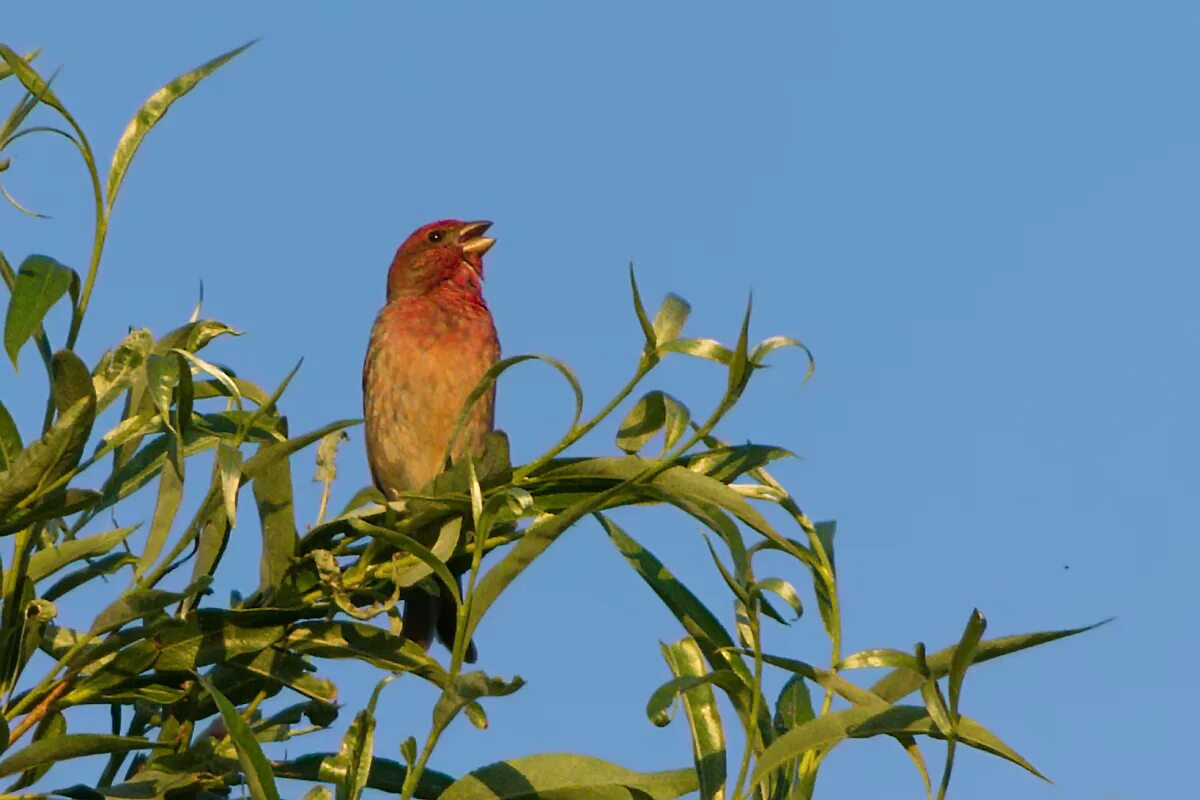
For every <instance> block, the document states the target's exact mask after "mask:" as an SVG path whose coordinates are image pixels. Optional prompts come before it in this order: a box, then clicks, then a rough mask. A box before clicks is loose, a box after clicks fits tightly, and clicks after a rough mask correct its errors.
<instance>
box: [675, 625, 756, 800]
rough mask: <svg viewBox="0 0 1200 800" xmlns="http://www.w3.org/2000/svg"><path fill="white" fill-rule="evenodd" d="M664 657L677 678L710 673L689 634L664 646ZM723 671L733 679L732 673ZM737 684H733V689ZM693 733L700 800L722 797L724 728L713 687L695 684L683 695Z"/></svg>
mask: <svg viewBox="0 0 1200 800" xmlns="http://www.w3.org/2000/svg"><path fill="white" fill-rule="evenodd" d="M662 651H663V658H665V659H666V661H667V665H668V666H669V667H670V668H671V672H672V673H674V674H675V675H676V677H677V678H685V677H690V678H700V677H704V676H706V675H711V674H715V673H709V672H708V670H707V668H706V667H705V664H704V655H703V653H702V652H701V651H700V646H699V645H697V644H696V640H695V639H692V638H691V637H688V638H685V639H681V640H680V641H678V642H675V643H674V644H669V645H663V647H662ZM725 674H727V675H729V676H730V677H732V678H734V679H735V680H736V676H735V675H734V674H733V673H732V672H726V673H725ZM736 690H737V687H735V691H736ZM682 698H683V710H684V712H685V713H686V714H687V719H688V725H689V727H690V728H691V734H692V757H693V759H694V760H695V765H696V775H697V777H698V778H699V781H700V798H701V800H724V797H725V788H726V787H725V783H726V780H727V779H728V776H727V769H728V766H727V763H726V762H727V757H726V749H725V730H724V728H723V727H722V725H721V713H720V710H719V709H718V707H717V698H716V696H715V694H714V693H713V690H712V687H711V686H707V685H698V686H696V687H695V688H692V689H689V690H687V691H685V692H684V693H683V694H682Z"/></svg>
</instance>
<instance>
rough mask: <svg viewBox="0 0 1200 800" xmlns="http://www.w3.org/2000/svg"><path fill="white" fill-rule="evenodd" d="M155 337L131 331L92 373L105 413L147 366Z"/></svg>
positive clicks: (97, 401)
mask: <svg viewBox="0 0 1200 800" xmlns="http://www.w3.org/2000/svg"><path fill="white" fill-rule="evenodd" d="M153 348H154V337H153V336H151V335H150V331H148V330H146V329H145V328H135V329H134V330H131V331H130V332H129V334H128V335H127V336H126V337H125V340H124V341H123V342H121V344H119V345H117V346H116V348H114V349H113V350H110V351H108V352H107V353H105V354H104V355H103V356H102V357H101V358H100V362H99V363H98V364H97V365H96V369H95V370H94V371H93V372H92V386H93V388H94V389H95V391H96V408H97V409H98V410H103V409H105V408H107V407H108V406H109V405H110V404H111V403H112V402H113V401H114V400H116V399H117V398H118V397H119V396H120V395H121V392H123V391H125V390H126V389H128V388H129V387H130V386H131V385H133V382H134V380H135V378H136V376H137V375H138V374H139V373H140V371H141V370H142V369H144V367H145V365H146V357H147V356H148V355H149V354H150V351H151V350H152V349H153Z"/></svg>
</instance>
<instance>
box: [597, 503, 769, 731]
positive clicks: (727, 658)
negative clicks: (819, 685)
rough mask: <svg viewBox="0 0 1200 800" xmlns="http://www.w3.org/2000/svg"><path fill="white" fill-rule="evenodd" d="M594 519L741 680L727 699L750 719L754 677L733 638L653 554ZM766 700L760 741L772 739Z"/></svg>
mask: <svg viewBox="0 0 1200 800" xmlns="http://www.w3.org/2000/svg"><path fill="white" fill-rule="evenodd" d="M597 518H598V519H599V520H600V523H601V525H603V526H604V530H605V532H606V533H607V534H608V536H609V539H610V540H611V541H612V543H613V545H614V546H615V547H616V548H617V550H618V551H619V552H620V553H621V555H623V556H624V557H625V560H626V561H628V562H629V565H630V566H631V567H633V569H634V571H635V572H637V573H638V575H639V576H640V577H641V578H642V580H644V581H645V582H646V584H647V585H648V586H649V587H650V589H651V590H653V591H654V593H655V594H656V595H658V597H659V599H660V600H662V601H663V604H664V605H666V606H667V608H668V609H669V610H670V611H671V613H672V614H674V615H675V618H676V619H678V620H679V622H680V624H682V625H683V627H684V629H685V630H686V631H687V632H688V634H689V635H690V636H692V637H693V638H694V639H695V640H696V643H697V645H698V646H699V647H700V650H701V652H702V653H703V654H704V658H705V660H706V661H707V662H708V663H709V665H710V666H711V667H712V668H713V669H714V670H722V669H724V670H729V671H731V672H733V673H734V674H735V675H737V676H738V677H739V678H740V680H741V684H742V686H741V688H740V689H738V690H737V691H734V692H730V694H729V699H730V702H731V703H732V704H733V707H734V710H735V711H737V713H738V716H739V717H740V718H741V720H742V724H743V725H747V724H749V722H750V719H751V717H750V713H751V709H752V707H753V706H754V700H753V698H754V676H753V675H752V674H751V672H750V669H749V667H748V666H747V665H746V662H745V661H744V660H743V659H742V658H741V656H740V655H738V653H737V652H736V650H735V647H734V643H733V639H732V638H730V636H729V633H728V632H727V631H726V630H725V628H724V627H722V625H721V623H720V622H718V621H717V618H716V617H715V616H714V615H713V613H712V612H711V611H709V610H708V608H707V607H705V606H704V604H703V603H701V602H700V600H699V599H698V598H697V597H696V595H694V594H693V593H692V592H691V590H690V589H688V588H687V587H686V586H684V585H683V584H682V583H681V582H680V581H679V580H678V579H677V578H676V577H675V576H674V575H673V574H671V572H670V570H668V569H667V568H666V567H665V566H663V563H662V562H661V561H659V560H658V559H657V558H656V557H655V556H654V554H653V553H651V552H650V551H649V550H647V549H645V548H644V547H642V546H641V545H640V544H638V542H637V541H635V540H634V539H633V538H632V537H631V536H629V535H628V534H627V533H625V531H623V530H621V528H620V527H619V526H618V525H617V524H616V523H614V522H613V521H612V520H610V519H608V518H607V517H605V516H603V515H601V514H598V515H597ZM766 707H767V703H766V701H765V700H764V699H763V698H762V697H760V698H759V702H758V708H759V716H758V719H757V720H756V721H755V724H757V726H758V729H759V734H760V736H761V737H762V739H763V741H767V742H769V741H770V740H771V738H772V730H771V721H770V717H769V716H768V714H767V711H766Z"/></svg>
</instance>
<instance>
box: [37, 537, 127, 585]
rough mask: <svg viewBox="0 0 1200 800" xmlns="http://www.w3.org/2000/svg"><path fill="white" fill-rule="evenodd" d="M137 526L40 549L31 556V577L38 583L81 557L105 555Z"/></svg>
mask: <svg viewBox="0 0 1200 800" xmlns="http://www.w3.org/2000/svg"><path fill="white" fill-rule="evenodd" d="M137 528H138V526H137V525H131V526H128V527H125V528H117V529H115V530H111V531H106V532H104V533H97V534H94V535H92V536H87V537H84V538H82V539H71V540H69V541H65V542H61V543H59V544H56V545H53V546H51V547H47V548H45V549H44V550H39V551H37V552H36V553H34V554H33V555H32V556H30V557H29V566H28V569H27V574H28V575H29V579H30V580H31V581H34V582H35V583H36V582H37V581H40V580H42V579H44V578H47V577H49V576H50V575H53V574H54V573H55V572H58V571H59V570H60V569H62V568H63V567H65V566H67V565H68V564H72V563H74V562H76V561H79V560H80V559H84V558H97V557H99V556H102V555H105V554H106V553H108V551H109V550H112V549H113V548H114V547H116V546H117V545H119V544H120V543H121V542H123V541H125V539H126V537H128V536H129V534H131V533H133V532H134V531H135V530H137Z"/></svg>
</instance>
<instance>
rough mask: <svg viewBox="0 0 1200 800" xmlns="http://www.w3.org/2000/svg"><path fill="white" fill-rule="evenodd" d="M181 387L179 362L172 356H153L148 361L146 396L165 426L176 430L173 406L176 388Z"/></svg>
mask: <svg viewBox="0 0 1200 800" xmlns="http://www.w3.org/2000/svg"><path fill="white" fill-rule="evenodd" d="M178 385H179V362H178V361H177V360H176V359H175V358H172V357H170V356H160V355H158V354H152V355H150V356H149V357H147V359H146V394H147V395H148V396H149V397H150V400H151V401H152V402H153V403H154V407H155V408H156V409H157V410H158V415H159V417H160V418H161V419H162V421H163V425H165V426H167V427H168V428H170V429H172V430H174V429H175V425H174V423H173V422H172V421H171V406H172V405H173V404H174V402H175V387H176V386H178Z"/></svg>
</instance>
